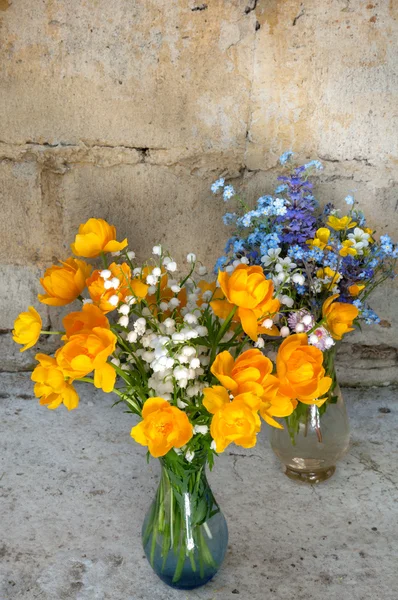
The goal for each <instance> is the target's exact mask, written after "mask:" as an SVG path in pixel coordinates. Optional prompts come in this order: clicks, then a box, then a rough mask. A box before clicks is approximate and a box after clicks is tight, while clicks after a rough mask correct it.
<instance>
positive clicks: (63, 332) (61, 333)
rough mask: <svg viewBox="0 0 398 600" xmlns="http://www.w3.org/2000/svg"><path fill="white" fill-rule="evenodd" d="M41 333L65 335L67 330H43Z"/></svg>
mask: <svg viewBox="0 0 398 600" xmlns="http://www.w3.org/2000/svg"><path fill="white" fill-rule="evenodd" d="M40 334H43V335H64V334H65V331H41V332H40Z"/></svg>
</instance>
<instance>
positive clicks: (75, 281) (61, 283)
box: [38, 258, 92, 306]
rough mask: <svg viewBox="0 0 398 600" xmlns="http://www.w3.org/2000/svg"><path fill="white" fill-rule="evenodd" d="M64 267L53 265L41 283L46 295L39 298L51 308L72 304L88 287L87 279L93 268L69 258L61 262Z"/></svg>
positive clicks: (40, 295) (81, 261)
mask: <svg viewBox="0 0 398 600" xmlns="http://www.w3.org/2000/svg"><path fill="white" fill-rule="evenodd" d="M61 264H62V266H58V265H53V266H52V267H50V268H49V269H47V270H46V272H45V273H44V277H42V278H41V279H40V283H41V285H42V286H43V288H44V291H45V292H46V293H45V294H39V295H38V298H39V300H40V302H43V304H49V305H51V306H65V304H70V303H71V302H73V301H74V300H76V298H77V297H78V296H79V295H80V294H81V293H82V291H83V290H84V288H85V287H86V279H87V277H88V276H89V275H90V273H91V270H92V267H91V265H88V264H87V263H86V262H84V261H83V260H78V259H77V258H68V259H67V260H65V261H61Z"/></svg>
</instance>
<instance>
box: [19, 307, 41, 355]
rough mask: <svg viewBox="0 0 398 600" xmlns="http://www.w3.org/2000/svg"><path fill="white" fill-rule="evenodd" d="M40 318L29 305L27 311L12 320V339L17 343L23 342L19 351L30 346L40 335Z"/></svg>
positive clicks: (23, 350)
mask: <svg viewBox="0 0 398 600" xmlns="http://www.w3.org/2000/svg"><path fill="white" fill-rule="evenodd" d="M41 328H42V320H41V317H40V315H39V313H38V312H37V310H36V309H35V308H33V306H29V310H28V311H27V312H22V313H21V314H20V315H18V317H17V318H16V319H15V321H14V329H13V331H12V339H13V340H14V342H16V343H17V344H23V345H24V347H23V348H21V349H20V352H25V350H27V349H28V348H32V346H34V345H35V344H36V342H37V340H38V339H39V337H40V332H41Z"/></svg>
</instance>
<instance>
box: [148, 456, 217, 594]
mask: <svg viewBox="0 0 398 600" xmlns="http://www.w3.org/2000/svg"><path fill="white" fill-rule="evenodd" d="M160 462H161V465H162V474H161V479H160V483H159V487H158V490H157V492H156V496H155V499H154V501H153V502H152V504H151V506H150V508H149V510H148V512H147V515H146V517H145V520H144V524H143V527H142V542H143V546H144V551H145V554H146V557H147V559H148V561H149V563H150V565H151V566H152V568H153V570H154V571H155V573H156V574H157V575H158V577H160V579H162V581H164V582H165V583H166V584H167V585H169V586H171V587H174V588H179V589H187V590H188V589H193V588H196V587H199V586H201V585H204V584H205V583H207V582H208V581H209V580H210V579H211V578H212V577H213V576H214V575H215V574H216V573H217V571H218V569H219V568H220V565H221V563H222V562H223V560H224V556H225V552H226V549H227V545H228V528H227V523H226V520H225V517H224V515H223V513H222V512H221V510H220V507H219V506H218V504H217V502H216V500H215V499H214V496H213V493H212V491H211V489H210V486H209V483H208V481H207V478H206V474H205V461H204V460H202V461H196V460H195V462H194V463H192V464H190V463H187V462H186V461H183V462H185V464H183V462H179V461H178V460H174V461H173V462H172V463H170V461H169V460H168V459H167V456H166V457H164V458H163V459H161V460H160Z"/></svg>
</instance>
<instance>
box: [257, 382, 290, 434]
mask: <svg viewBox="0 0 398 600" xmlns="http://www.w3.org/2000/svg"><path fill="white" fill-rule="evenodd" d="M280 387H281V382H280V381H279V379H278V378H277V377H275V375H269V376H268V377H267V381H266V382H265V384H264V393H263V396H262V401H261V405H260V415H261V416H262V418H263V419H264V421H266V423H268V425H271V426H272V427H276V428H278V429H283V427H282V425H280V424H279V423H278V422H277V421H275V419H273V417H288V416H289V415H291V414H292V412H293V411H294V409H295V408H296V406H297V404H298V402H297V400H296V399H295V398H289V396H284V395H283V394H281V392H280Z"/></svg>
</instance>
